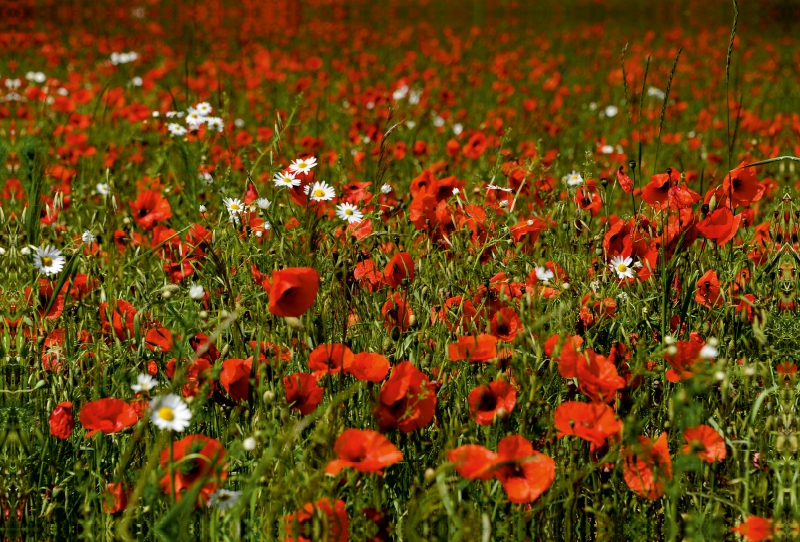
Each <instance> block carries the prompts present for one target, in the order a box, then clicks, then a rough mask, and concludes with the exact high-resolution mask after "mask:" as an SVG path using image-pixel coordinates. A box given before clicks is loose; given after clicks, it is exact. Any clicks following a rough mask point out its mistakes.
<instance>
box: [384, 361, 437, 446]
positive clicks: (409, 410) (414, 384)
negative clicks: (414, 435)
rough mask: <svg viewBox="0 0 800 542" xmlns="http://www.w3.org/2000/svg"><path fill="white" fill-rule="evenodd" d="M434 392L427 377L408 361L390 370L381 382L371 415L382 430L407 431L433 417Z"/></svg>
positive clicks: (423, 424) (420, 425) (423, 425)
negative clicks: (385, 378)
mask: <svg viewBox="0 0 800 542" xmlns="http://www.w3.org/2000/svg"><path fill="white" fill-rule="evenodd" d="M435 409H436V393H435V391H434V388H433V386H432V385H431V382H430V380H429V379H428V377H427V376H426V375H425V374H424V373H423V372H422V371H420V370H418V369H417V368H416V367H414V365H412V364H411V363H410V362H408V361H403V362H400V363H399V364H397V365H396V366H395V367H394V368H393V369H392V374H391V376H389V380H387V381H386V382H384V383H383V386H382V387H381V391H380V394H379V397H378V406H377V407H376V408H375V411H374V415H375V417H376V418H377V420H378V423H379V424H380V428H381V431H386V430H389V429H399V430H400V431H402V432H403V433H410V432H411V431H414V430H415V429H421V428H423V427H425V426H426V425H428V424H429V423H430V422H431V420H432V419H433V414H434V410H435Z"/></svg>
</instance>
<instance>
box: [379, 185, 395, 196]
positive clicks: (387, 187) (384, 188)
mask: <svg viewBox="0 0 800 542" xmlns="http://www.w3.org/2000/svg"><path fill="white" fill-rule="evenodd" d="M391 191H392V185H390V184H389V183H386V184H384V185H383V186H381V194H388V193H390V192H391Z"/></svg>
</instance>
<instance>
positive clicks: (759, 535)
mask: <svg viewBox="0 0 800 542" xmlns="http://www.w3.org/2000/svg"><path fill="white" fill-rule="evenodd" d="M772 522H773V520H771V519H768V518H762V517H759V516H750V517H749V518H747V521H743V522H742V523H740V524H739V525H737V526H736V527H731V531H732V532H734V533H739V534H740V535H741V536H742V538H744V539H745V540H747V542H763V541H764V540H772V538H773V534H774V527H773V525H772Z"/></svg>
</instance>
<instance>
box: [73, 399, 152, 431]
mask: <svg viewBox="0 0 800 542" xmlns="http://www.w3.org/2000/svg"><path fill="white" fill-rule="evenodd" d="M80 420H81V425H83V427H85V428H86V429H89V432H88V433H86V436H87V438H88V437H91V436H92V435H94V434H95V433H97V432H98V431H102V432H103V433H106V434H110V433H116V432H117V431H122V430H123V429H125V428H126V427H130V426H131V425H133V424H135V423H136V422H137V421H139V416H138V415H137V414H136V410H134V408H133V407H132V406H131V405H129V404H128V403H126V402H125V401H123V400H122V399H115V398H113V397H107V398H105V399H98V400H97V401H91V402H89V403H86V404H85V405H84V406H83V408H82V409H81V414H80Z"/></svg>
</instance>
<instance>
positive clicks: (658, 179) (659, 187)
mask: <svg viewBox="0 0 800 542" xmlns="http://www.w3.org/2000/svg"><path fill="white" fill-rule="evenodd" d="M680 180H681V174H680V173H679V172H678V170H676V169H672V168H667V172H666V173H659V174H658V175H653V176H652V177H650V182H649V183H648V184H647V186H645V187H644V189H642V200H644V202H645V203H647V204H648V205H650V206H651V207H653V208H655V209H665V208H666V207H667V206H668V205H669V191H670V188H672V186H673V185H674V184H677V183H678V182H680Z"/></svg>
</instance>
